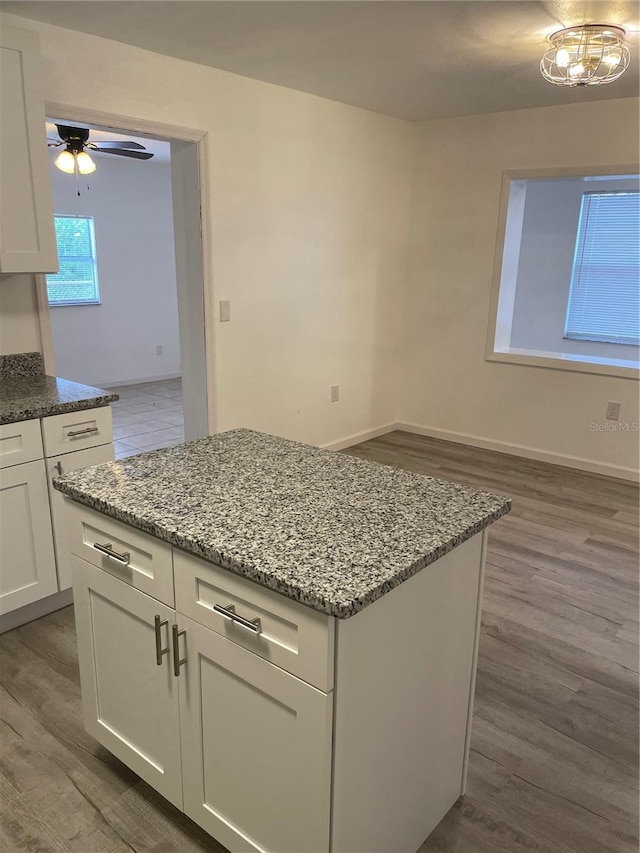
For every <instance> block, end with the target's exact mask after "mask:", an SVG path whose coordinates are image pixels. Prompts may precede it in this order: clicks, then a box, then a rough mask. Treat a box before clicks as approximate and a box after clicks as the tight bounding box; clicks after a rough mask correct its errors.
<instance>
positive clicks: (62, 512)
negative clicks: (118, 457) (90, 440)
mask: <svg viewBox="0 0 640 853" xmlns="http://www.w3.org/2000/svg"><path fill="white" fill-rule="evenodd" d="M113 458H114V452H113V444H101V445H100V446H99V447H88V448H87V449H86V450H77V451H76V452H75V453H65V454H64V456H52V457H51V458H50V459H47V460H46V461H45V465H46V468H47V479H48V486H49V503H50V505H51V521H52V523H53V539H54V542H55V546H56V563H57V565H58V586H59V587H60V590H61V591H62V590H63V589H69V587H70V586H71V560H70V551H69V537H68V535H67V499H66V498H65V496H64V495H63V494H62V492H59V491H57V489H54V488H53V486H52V484H51V481H52V480H53V478H54V477H59V476H61V475H62V474H69V473H70V472H71V471H78V470H80V469H81V468H89V467H90V466H91V465H100V464H102V463H103V462H113Z"/></svg>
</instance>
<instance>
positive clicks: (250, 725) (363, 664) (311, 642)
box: [55, 430, 510, 853]
mask: <svg viewBox="0 0 640 853" xmlns="http://www.w3.org/2000/svg"><path fill="white" fill-rule="evenodd" d="M55 486H56V488H58V489H59V490H60V491H62V492H63V493H64V494H66V495H67V496H68V497H70V498H72V499H73V500H72V501H71V502H69V507H68V512H69V530H70V545H71V551H72V552H73V554H74V557H73V558H72V560H73V567H72V568H73V578H74V598H75V602H76V621H77V627H78V645H79V657H80V668H81V679H82V692H83V706H84V715H85V725H86V727H87V730H88V731H89V732H90V733H91V734H93V735H94V736H95V737H96V738H97V739H98V740H99V741H100V742H101V743H103V744H104V745H105V746H106V747H107V748H108V749H110V750H111V751H112V752H113V753H114V754H115V755H117V756H118V757H119V758H120V759H121V760H122V761H124V762H125V763H126V764H128V765H129V766H130V767H131V768H132V769H133V770H134V771H135V772H137V773H139V775H140V776H142V777H143V778H144V779H146V781H148V782H149V784H151V785H152V786H154V787H155V788H156V789H157V790H158V791H160V793H162V794H163V795H164V796H165V797H167V798H168V799H169V800H170V801H171V802H173V803H174V804H175V805H176V806H177V807H178V808H180V809H183V810H184V811H185V812H186V813H187V814H188V815H189V816H190V817H191V818H192V819H193V820H195V821H196V822H197V823H198V824H200V825H201V826H202V827H204V828H205V829H206V830H207V831H208V832H210V833H211V835H213V836H214V837H215V838H216V839H217V840H218V841H220V842H221V843H222V844H224V845H225V846H227V847H228V848H229V849H230V850H232V851H236V850H238V851H240V850H251V851H272V853H284V851H290V853H302V851H330V850H331V851H333V853H355V851H362V853H374V851H381V853H382V852H383V851H384V853H390V851H394V852H395V851H398V853H399V851H407V853H411V851H414V850H416V849H417V848H418V847H419V846H420V844H421V843H422V841H423V840H424V839H425V838H426V836H427V835H428V834H429V833H430V832H431V830H432V829H433V828H434V827H435V825H436V824H437V823H438V822H439V820H440V819H441V818H442V817H443V816H444V814H445V813H446V811H447V810H448V809H449V808H450V807H451V805H453V803H454V802H455V800H456V799H457V797H458V796H460V794H461V793H463V791H464V784H465V774H466V763H467V757H468V748H469V732H470V724H471V712H472V701H473V688H474V677H475V665H476V656H477V643H478V631H479V618H480V598H481V589H482V577H483V559H484V539H485V536H486V527H487V526H488V525H489V524H491V523H492V522H494V521H496V520H498V519H499V518H500V517H501V516H502V515H504V514H505V513H506V512H508V511H509V508H510V502H509V500H508V499H507V498H504V497H499V496H496V495H491V494H487V493H484V492H479V491H477V490H474V489H471V488H468V487H466V486H461V485H457V484H453V483H448V482H445V481H442V480H436V479H433V478H430V477H425V476H422V475H418V474H413V473H410V472H407V471H402V470H399V469H396V468H392V467H389V466H384V465H378V464H375V463H371V462H366V461H364V460H360V459H356V458H353V457H350V456H347V455H344V454H337V453H333V452H329V451H324V450H319V449H318V448H313V447H309V446H306V445H302V444H298V443H295V442H291V441H286V440H284V439H280V438H275V437H273V436H267V435H263V434H261V433H256V432H251V431H249V430H233V431H231V432H228V433H223V434H221V435H217V436H213V437H209V438H206V439H201V440H199V441H195V442H190V443H189V444H186V445H179V446H177V447H172V448H168V449H165V450H161V451H154V452H151V453H146V454H142V455H141V456H138V457H133V458H129V459H126V460H122V461H121V462H116V463H110V464H106V465H100V466H97V467H95V468H91V469H88V470H86V471H82V472H75V473H72V474H69V475H67V476H65V477H61V478H58V479H56V481H55Z"/></svg>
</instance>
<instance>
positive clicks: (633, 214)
mask: <svg viewBox="0 0 640 853" xmlns="http://www.w3.org/2000/svg"><path fill="white" fill-rule="evenodd" d="M639 291H640V193H637V192H626V193H625V192H605V193H602V192H588V193H585V194H584V195H583V197H582V205H581V209H580V225H579V228H578V237H577V240H576V251H575V257H574V261H573V273H572V277H571V291H570V293H569V302H568V305H567V320H566V324H565V337H567V338H573V339H575V340H583V341H607V342H609V343H613V344H616V343H617V344H635V345H638V344H640V292H639Z"/></svg>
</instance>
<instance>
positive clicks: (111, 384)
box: [87, 373, 182, 388]
mask: <svg viewBox="0 0 640 853" xmlns="http://www.w3.org/2000/svg"><path fill="white" fill-rule="evenodd" d="M181 376H182V373H158V374H157V375H156V376H145V377H143V378H142V379H140V378H136V379H115V380H110V379H103V380H101V381H100V382H90V383H87V384H89V385H93V386H94V387H96V388H121V387H122V386H123V385H144V383H145V382H162V380H163V379H180V377H181Z"/></svg>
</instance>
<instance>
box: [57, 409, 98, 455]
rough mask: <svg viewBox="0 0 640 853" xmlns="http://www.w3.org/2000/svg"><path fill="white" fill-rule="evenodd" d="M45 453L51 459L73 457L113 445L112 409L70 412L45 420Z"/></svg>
mask: <svg viewBox="0 0 640 853" xmlns="http://www.w3.org/2000/svg"><path fill="white" fill-rule="evenodd" d="M42 435H43V438H44V450H45V454H46V455H47V456H59V455H60V454H61V453H72V452H73V451H74V450H82V449H83V448H85V447H97V446H98V445H99V444H110V443H111V442H112V441H113V427H112V424H111V408H110V406H102V408H100V409H85V410H84V411H83V412H67V413H65V414H64V415H53V416H52V417H50V418H43V419H42Z"/></svg>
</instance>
